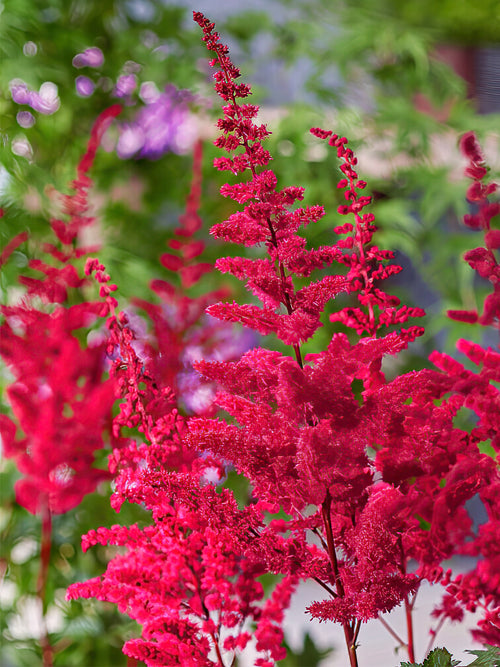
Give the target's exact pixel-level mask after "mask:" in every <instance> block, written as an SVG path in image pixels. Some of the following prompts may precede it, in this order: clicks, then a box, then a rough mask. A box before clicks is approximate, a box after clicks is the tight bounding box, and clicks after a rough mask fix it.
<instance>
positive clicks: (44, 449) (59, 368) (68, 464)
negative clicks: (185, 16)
mask: <svg viewBox="0 0 500 667" xmlns="http://www.w3.org/2000/svg"><path fill="white" fill-rule="evenodd" d="M120 111H121V107H120V106H118V105H115V106H113V107H110V108H109V109H107V110H106V111H104V112H103V113H102V114H101V115H100V116H99V118H98V119H97V121H96V122H95V124H94V127H93V128H92V132H91V136H90V140H89V142H88V146H87V151H86V153H85V155H84V156H83V158H82V159H81V161H80V163H79V165H78V169H77V178H76V179H75V180H74V181H73V182H72V189H73V192H72V194H69V195H62V196H61V197H62V204H63V212H64V214H65V215H66V216H67V217H68V220H67V221H64V220H61V219H55V218H54V219H53V220H51V228H52V231H53V233H54V234H55V236H56V243H51V244H45V246H44V248H43V250H44V251H45V253H46V255H47V256H48V257H49V258H50V259H49V260H48V261H43V260H41V259H31V260H30V262H29V268H30V269H32V270H33V271H34V272H38V273H39V274H42V277H33V276H21V277H20V279H19V282H20V284H21V285H22V286H23V288H24V294H23V296H22V298H21V299H20V300H19V301H18V302H17V303H15V304H14V305H4V306H1V307H0V312H1V313H2V315H3V317H4V322H3V324H2V325H1V327H0V333H1V342H0V354H1V356H2V358H3V360H4V362H5V363H6V365H7V367H8V368H9V370H10V371H11V373H12V375H13V380H12V382H11V383H10V385H9V387H8V389H7V398H8V401H9V403H10V406H11V410H12V414H13V417H14V419H12V418H11V417H9V416H7V415H0V433H1V436H2V443H3V444H2V447H3V455H4V456H5V457H6V458H11V459H13V460H14V462H15V464H16V467H17V469H18V471H19V472H20V473H21V475H22V477H21V479H19V480H18V481H17V482H16V485H15V491H16V501H17V502H18V503H19V504H20V505H21V506H22V507H24V508H25V509H27V510H28V511H29V512H31V513H32V514H36V515H38V516H40V518H41V521H42V539H41V554H40V574H39V577H38V582H37V593H38V595H39V597H40V599H41V600H42V601H43V602H44V603H45V589H46V584H47V575H48V568H49V561H50V552H51V540H52V517H53V515H54V514H62V513H65V512H67V511H69V510H71V509H73V508H74V507H76V506H77V505H79V504H80V502H81V501H82V499H83V498H84V496H85V495H86V494H88V493H91V492H92V491H94V490H95V489H96V487H97V485H98V484H99V482H101V481H103V480H105V479H110V474H109V472H108V471H107V470H105V469H104V470H103V469H100V468H98V467H95V466H94V463H95V457H96V454H97V453H98V452H99V450H101V449H102V448H103V447H104V445H105V441H106V430H108V431H109V430H110V427H111V409H112V406H113V403H114V401H115V388H114V382H113V381H112V380H110V379H107V378H106V375H105V370H106V368H105V366H106V364H105V360H106V354H105V353H106V347H105V343H103V342H95V343H94V344H93V343H89V344H86V345H85V344H82V338H83V339H84V337H85V336H86V334H87V333H88V330H89V328H90V327H91V326H92V325H93V324H95V323H96V322H98V321H99V319H101V323H102V325H104V323H105V321H106V317H107V316H108V315H109V313H110V312H112V311H113V310H114V307H115V306H116V304H117V302H116V300H115V299H114V297H113V296H112V292H113V291H114V290H115V289H116V287H115V286H114V285H111V284H109V276H107V274H106V273H105V272H103V270H100V271H98V272H97V274H96V278H97V280H98V282H99V283H100V290H99V294H100V298H99V299H97V300H94V301H88V300H86V299H85V288H86V287H89V285H90V283H91V282H92V281H91V280H90V279H89V278H88V277H86V276H85V275H81V274H82V272H81V271H80V272H79V271H78V270H77V269H76V268H75V266H74V264H75V263H78V261H79V260H80V261H81V260H82V258H85V256H86V255H87V254H88V253H89V252H94V251H95V248H88V247H83V246H82V245H81V244H80V235H81V232H82V229H83V228H84V227H86V226H87V225H89V224H91V222H92V218H91V217H89V216H88V215H87V213H88V208H89V206H88V190H89V187H90V186H91V184H92V181H91V179H90V177H89V176H88V172H89V170H90V168H91V167H92V164H93V162H94V159H95V155H96V151H97V149H98V147H99V144H100V141H101V137H102V135H103V133H104V132H105V131H106V129H107V127H108V126H109V124H110V123H111V122H112V120H113V119H114V118H115V117H116V116H117V115H118V114H119V113H120ZM28 238H29V236H28V234H27V233H22V234H19V235H18V236H17V237H16V238H15V239H13V240H12V241H11V243H10V244H9V245H8V246H7V248H6V249H5V250H4V252H3V253H2V258H1V259H2V262H5V261H7V260H8V257H9V255H10V254H11V253H12V252H13V251H14V250H15V249H16V248H17V247H18V246H19V245H20V244H21V243H23V242H25V241H26V240H27V239H28ZM100 268H101V269H104V267H100ZM76 294H79V296H75V295H76ZM71 303H72V304H73V305H70V304H71ZM42 644H43V647H42V648H43V651H44V665H49V664H52V648H51V646H50V644H49V640H48V635H47V634H46V633H45V636H44V637H43V638H42Z"/></svg>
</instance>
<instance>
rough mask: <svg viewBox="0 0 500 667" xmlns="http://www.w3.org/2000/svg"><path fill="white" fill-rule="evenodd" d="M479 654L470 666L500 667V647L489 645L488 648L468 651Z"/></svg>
mask: <svg viewBox="0 0 500 667" xmlns="http://www.w3.org/2000/svg"><path fill="white" fill-rule="evenodd" d="M466 653H470V654H471V655H475V656H477V660H474V662H471V663H470V665H469V667H500V648H498V647H496V646H488V647H487V648H486V650H484V651H483V650H478V651H466Z"/></svg>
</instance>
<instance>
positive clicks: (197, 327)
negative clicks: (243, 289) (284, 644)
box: [68, 145, 296, 666]
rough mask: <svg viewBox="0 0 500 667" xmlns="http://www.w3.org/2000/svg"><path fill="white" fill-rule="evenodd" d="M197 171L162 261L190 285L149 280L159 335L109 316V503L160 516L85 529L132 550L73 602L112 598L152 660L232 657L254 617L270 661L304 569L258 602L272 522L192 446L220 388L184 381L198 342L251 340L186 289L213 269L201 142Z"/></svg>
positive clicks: (213, 345)
mask: <svg viewBox="0 0 500 667" xmlns="http://www.w3.org/2000/svg"><path fill="white" fill-rule="evenodd" d="M193 172H194V177H193V182H192V187H191V192H190V196H189V198H188V203H187V210H186V214H185V215H184V216H182V218H181V220H180V224H179V226H178V228H177V229H176V230H175V237H176V238H174V239H173V241H171V242H170V244H169V245H170V248H171V250H173V251H174V252H176V253H178V254H172V253H169V254H168V255H163V256H162V259H161V261H162V264H163V265H164V266H165V268H167V269H170V270H172V271H176V272H179V273H180V275H181V282H182V285H183V288H181V289H179V288H177V287H175V285H174V284H172V283H171V282H167V281H163V280H161V281H160V280H155V281H153V283H152V288H153V290H154V291H155V292H156V293H157V294H158V295H159V296H161V298H162V303H161V304H159V305H157V304H152V303H149V302H147V301H144V300H142V301H138V300H137V301H135V304H136V306H139V307H140V308H141V309H142V310H144V311H146V313H147V314H148V315H149V316H150V319H151V321H152V322H153V334H152V335H150V336H149V337H148V338H146V339H145V338H144V337H143V336H141V333H140V332H139V331H138V327H137V326H136V320H137V317H135V319H134V317H131V316H129V315H128V314H127V313H120V314H119V315H118V316H117V317H112V318H110V319H109V321H108V330H109V333H110V335H109V339H108V354H109V356H110V357H111V358H112V359H113V360H114V361H113V365H112V370H111V374H112V376H113V377H114V378H115V380H116V384H117V387H118V393H119V395H120V405H119V412H118V414H117V416H116V417H115V419H114V422H113V436H114V439H115V442H116V443H117V445H119V447H117V448H116V449H115V450H114V452H113V455H112V456H111V457H110V464H109V470H110V472H111V473H112V474H113V476H114V481H113V485H114V492H113V495H112V498H111V504H112V506H113V507H114V509H115V510H117V511H119V509H120V507H121V506H122V504H123V503H124V502H130V503H136V504H139V505H140V506H141V507H143V508H145V509H146V510H148V511H150V512H151V516H152V521H153V523H152V524H151V525H149V526H146V527H145V528H139V527H138V526H130V527H125V526H119V525H116V526H113V527H111V528H110V529H106V528H99V529H97V530H94V531H91V532H90V533H89V534H87V535H85V536H84V537H83V541H82V544H83V548H84V550H87V549H88V548H89V547H90V546H92V545H94V544H111V545H118V546H122V547H124V550H125V551H124V553H122V554H121V555H120V556H117V557H115V558H113V559H112V560H111V562H110V563H109V565H108V568H107V570H106V572H105V573H104V574H103V575H102V576H101V577H97V578H95V579H93V580H91V581H87V582H83V583H78V584H74V585H73V586H71V587H70V589H69V590H68V599H75V598H79V597H84V598H91V597H93V598H97V599H100V600H106V601H108V602H112V603H115V604H117V605H118V608H119V610H120V611H121V612H122V613H126V614H128V615H129V616H130V617H131V618H133V619H135V620H136V621H137V622H138V623H140V624H141V625H142V632H141V637H140V638H136V639H132V640H130V641H128V642H126V643H125V645H124V647H123V651H124V653H125V654H126V655H128V656H129V657H130V658H132V659H136V660H142V661H144V662H145V663H146V664H147V665H159V664H161V665H179V666H180V665H182V666H184V665H192V666H202V665H212V664H216V665H221V666H222V665H225V664H226V662H227V660H230V661H233V659H234V655H235V654H236V653H237V652H238V653H239V652H241V651H243V650H244V649H245V647H246V646H247V644H248V642H249V640H250V639H251V635H250V633H249V631H248V630H249V627H248V625H249V623H250V622H253V623H256V624H257V630H256V639H257V646H256V648H257V651H258V655H259V658H258V659H257V660H258V662H257V664H262V665H266V664H271V663H270V660H278V659H281V658H283V657H284V655H285V650H284V649H283V648H281V647H280V643H281V639H282V631H281V622H282V620H283V609H284V608H286V606H287V605H288V599H289V597H290V595H291V592H292V590H293V587H294V585H295V582H296V576H295V575H294V574H292V572H291V570H292V568H290V574H289V576H287V577H285V578H284V579H283V581H282V582H281V583H280V585H279V586H278V587H277V588H276V590H275V592H274V593H273V597H272V598H271V599H270V600H268V601H267V602H266V603H265V605H263V606H262V605H261V604H259V602H260V600H261V598H262V596H263V589H262V585H261V584H260V583H259V581H258V577H259V576H260V575H262V574H264V573H265V572H266V571H267V570H266V567H264V565H263V562H262V557H261V553H260V552H261V548H262V544H261V542H262V540H256V537H255V536H256V535H257V534H258V531H259V530H260V528H262V527H263V521H262V510H261V509H259V508H258V507H255V506H250V507H248V508H244V509H243V510H239V509H238V506H237V503H236V502H235V499H234V497H233V494H232V493H231V492H230V491H228V490H226V489H222V490H221V491H220V492H218V491H216V488H215V485H214V483H216V484H218V483H220V482H221V480H222V479H223V478H224V476H225V474H226V466H225V464H224V463H223V462H222V461H221V460H219V459H218V458H216V457H214V456H213V455H210V454H207V453H203V452H201V451H199V450H196V449H194V448H192V447H187V446H186V443H185V438H184V435H185V433H186V426H187V419H188V418H187V417H186V416H184V414H183V413H184V409H185V408H186V407H187V408H188V409H189V410H193V409H196V411H197V412H198V414H206V413H207V412H208V413H209V412H210V408H211V401H210V400H209V399H210V394H213V390H212V385H211V383H210V384H207V383H206V381H204V380H202V379H201V378H199V379H198V381H197V385H196V387H195V389H197V390H200V389H201V390H202V391H203V392H204V394H205V399H204V400H203V401H200V400H199V399H198V400H193V397H192V394H193V387H192V386H190V387H186V382H185V378H186V375H188V374H189V373H192V369H190V365H191V363H192V357H193V355H194V352H192V351H191V350H192V349H193V348H198V349H199V350H200V349H201V350H202V351H203V355H204V356H205V358H211V357H212V356H216V358H219V359H224V358H226V359H231V358H234V357H235V356H236V353H237V352H238V348H241V345H242V344H243V343H244V341H243V340H242V339H241V337H238V336H235V335H234V333H233V332H231V333H233V336H232V340H230V341H229V339H228V336H227V334H228V329H229V325H228V324H226V323H221V322H219V321H217V320H215V319H213V318H208V317H205V318H202V315H203V312H204V310H205V308H206V306H207V304H208V303H210V302H211V301H213V300H214V298H215V297H217V298H220V297H221V296H224V294H225V293H223V292H217V293H212V294H202V295H201V296H197V297H194V298H191V297H189V296H188V295H187V294H186V289H187V288H189V287H190V286H191V285H192V284H194V283H195V282H196V281H198V280H199V279H200V277H201V276H202V275H203V274H204V272H206V271H207V268H208V266H209V265H208V264H207V263H200V262H199V258H200V256H201V254H202V251H203V249H204V244H203V242H201V241H198V240H196V239H195V238H194V234H195V233H196V232H197V231H198V230H199V229H200V227H201V220H200V218H199V216H198V213H197V209H198V206H199V194H200V178H201V145H198V146H197V147H196V148H195V153H194V156H193ZM195 260H196V262H197V263H196V264H195V263H194V262H195ZM200 267H201V268H200ZM100 268H101V267H99V266H98V265H97V263H96V264H94V265H89V266H88V270H89V271H94V270H98V271H99V270H100ZM191 269H193V270H192V271H191ZM200 320H201V321H200ZM226 340H227V343H225V341H226ZM221 347H222V349H221ZM198 354H199V352H198ZM268 542H269V544H267V550H268V552H270V553H271V554H272V555H273V556H274V557H276V556H275V554H276V552H278V553H280V552H286V553H288V552H289V551H290V549H289V543H288V541H287V540H284V539H283V538H277V537H276V536H275V535H274V534H271V536H270V538H269V539H268ZM243 545H244V547H245V549H244V548H243Z"/></svg>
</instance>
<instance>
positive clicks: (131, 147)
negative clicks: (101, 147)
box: [116, 123, 144, 160]
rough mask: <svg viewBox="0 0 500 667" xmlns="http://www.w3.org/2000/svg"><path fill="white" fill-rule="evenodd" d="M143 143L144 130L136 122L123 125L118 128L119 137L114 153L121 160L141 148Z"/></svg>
mask: <svg viewBox="0 0 500 667" xmlns="http://www.w3.org/2000/svg"><path fill="white" fill-rule="evenodd" d="M143 145H144V132H143V130H142V128H141V127H140V126H139V125H138V124H137V123H132V124H130V125H123V126H122V127H121V128H120V138H119V139H118V143H117V145H116V153H117V155H118V157H120V158H122V160H126V159H128V158H130V157H132V156H133V155H135V154H136V153H137V151H139V150H141V148H142V147H143Z"/></svg>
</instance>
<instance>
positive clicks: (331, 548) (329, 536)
mask: <svg viewBox="0 0 500 667" xmlns="http://www.w3.org/2000/svg"><path fill="white" fill-rule="evenodd" d="M331 502H332V497H331V496H330V492H329V491H327V492H326V498H325V500H324V501H323V505H322V508H321V509H322V515H323V523H324V526H325V532H326V542H327V545H328V555H329V557H330V563H331V565H332V569H333V576H334V580H335V587H336V589H337V595H338V596H339V597H340V598H343V597H345V591H344V585H343V583H342V577H341V576H340V572H339V565H338V561H337V554H336V552H335V543H334V541H333V531H332V518H331V514H330V506H331ZM342 627H343V629H344V637H345V642H346V646H347V652H348V655H349V664H350V667H358V657H357V654H356V638H357V635H358V632H359V626H358V627H356V624H355V623H354V622H353V623H350V622H348V621H346V622H344V623H342Z"/></svg>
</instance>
